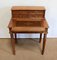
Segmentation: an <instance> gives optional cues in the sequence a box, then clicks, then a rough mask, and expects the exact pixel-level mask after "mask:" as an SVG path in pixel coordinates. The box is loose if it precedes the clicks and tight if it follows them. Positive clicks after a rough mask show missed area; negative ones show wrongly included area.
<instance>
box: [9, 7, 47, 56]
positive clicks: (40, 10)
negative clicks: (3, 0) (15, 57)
mask: <svg viewBox="0 0 57 60" xmlns="http://www.w3.org/2000/svg"><path fill="white" fill-rule="evenodd" d="M11 13H12V14H11V15H12V16H11V20H10V22H9V25H8V28H9V33H10V36H11V42H12V50H13V54H15V41H16V39H17V38H16V34H17V33H40V40H39V43H41V40H42V33H43V34H44V36H43V44H42V52H41V53H42V55H43V54H44V49H45V43H46V36H47V32H48V24H47V21H46V19H45V8H44V7H43V6H13V7H12V9H11ZM13 33H14V34H15V39H14V37H13Z"/></svg>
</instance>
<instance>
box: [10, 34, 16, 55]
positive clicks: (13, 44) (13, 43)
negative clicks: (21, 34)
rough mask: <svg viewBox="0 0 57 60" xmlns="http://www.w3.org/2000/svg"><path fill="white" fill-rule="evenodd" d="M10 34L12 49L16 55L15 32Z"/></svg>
mask: <svg viewBox="0 0 57 60" xmlns="http://www.w3.org/2000/svg"><path fill="white" fill-rule="evenodd" d="M10 35H11V44H12V51H13V54H14V55H15V40H14V38H13V33H11V34H10Z"/></svg>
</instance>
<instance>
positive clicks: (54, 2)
mask: <svg viewBox="0 0 57 60" xmlns="http://www.w3.org/2000/svg"><path fill="white" fill-rule="evenodd" d="M14 5H18V6H45V8H46V14H45V17H46V19H47V22H48V23H49V31H48V35H47V36H48V38H56V37H57V0H0V38H9V37H10V35H9V31H8V27H7V26H8V23H9V21H10V18H11V12H10V10H11V7H12V6H14ZM38 36H39V35H38V34H30V35H29V34H19V35H18V37H20V38H22V37H23V38H28V37H30V38H37V37H38Z"/></svg>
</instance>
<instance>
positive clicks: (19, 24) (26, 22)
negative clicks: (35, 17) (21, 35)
mask: <svg viewBox="0 0 57 60" xmlns="http://www.w3.org/2000/svg"><path fill="white" fill-rule="evenodd" d="M16 26H41V22H38V21H25V22H24V21H20V22H16Z"/></svg>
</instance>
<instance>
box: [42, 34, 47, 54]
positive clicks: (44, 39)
mask: <svg viewBox="0 0 57 60" xmlns="http://www.w3.org/2000/svg"><path fill="white" fill-rule="evenodd" d="M46 35H47V34H44V37H43V46H42V52H41V53H42V55H43V54H44V50H45V45H46Z"/></svg>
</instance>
